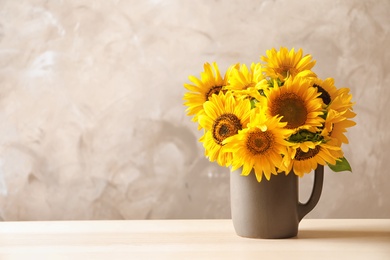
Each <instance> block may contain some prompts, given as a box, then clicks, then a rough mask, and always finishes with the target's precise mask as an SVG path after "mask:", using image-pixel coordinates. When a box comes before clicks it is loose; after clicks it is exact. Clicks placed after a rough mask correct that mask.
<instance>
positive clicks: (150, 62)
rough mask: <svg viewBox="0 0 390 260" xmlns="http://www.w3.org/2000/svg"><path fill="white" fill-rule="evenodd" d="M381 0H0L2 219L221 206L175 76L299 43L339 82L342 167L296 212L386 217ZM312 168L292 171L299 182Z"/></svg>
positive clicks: (389, 29) (220, 188)
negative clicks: (351, 122)
mask: <svg viewBox="0 0 390 260" xmlns="http://www.w3.org/2000/svg"><path fill="white" fill-rule="evenodd" d="M389 13H390V1H388V0H365V1H359V0H356V1H353V0H347V1H341V0H340V1H336V0H332V1H321V0H315V1H301V0H294V1H282V0H278V1H276V0H273V1H271V0H268V1H257V0H246V1H242V0H235V1H209V0H199V1H189V0H188V1H183V0H164V1H162V0H161V1H160V0H148V1H119V0H112V1H105V0H90V1H87V0H82V1H61V0H56V1H55V0H52V1H43V0H32V1H27V0H26V1H13V0H0V219H3V220H54V219H144V218H228V217H230V206H229V173H228V170H227V169H225V168H221V167H219V166H217V165H216V164H212V163H209V162H208V161H207V160H206V159H205V158H204V157H203V148H202V146H201V144H200V143H198V142H197V139H198V138H199V137H200V136H201V133H200V132H198V131H197V127H196V125H195V124H193V123H192V122H191V121H190V118H189V117H187V116H185V113H184V110H185V107H183V105H182V102H183V101H182V96H183V94H184V92H185V90H184V88H183V83H184V82H188V80H187V76H188V75H190V74H193V75H196V76H198V75H199V72H200V71H201V70H202V66H203V63H204V62H206V61H207V62H212V61H216V62H218V64H219V65H220V67H221V69H222V70H224V69H226V68H227V67H228V66H229V65H230V64H232V63H236V62H242V63H247V64H249V63H251V62H257V61H259V56H260V55H264V54H265V50H267V49H270V48H272V47H276V48H279V47H280V46H281V45H283V46H287V47H288V48H291V47H295V48H303V50H304V52H305V53H310V54H312V55H313V57H314V59H316V60H317V65H316V67H315V72H316V73H317V74H318V75H319V76H320V77H323V78H326V77H334V78H335V80H336V85H337V86H339V87H350V88H351V92H352V93H353V95H354V101H356V105H355V112H356V113H357V114H358V116H357V117H356V120H355V121H356V122H357V126H355V127H354V128H352V129H350V131H349V132H348V137H349V140H350V144H349V145H348V146H344V151H345V154H346V157H347V158H348V159H349V161H350V163H351V164H352V167H353V170H354V172H353V173H352V174H351V173H333V172H331V171H330V170H329V169H326V176H325V185H324V190H323V195H322V197H321V200H320V202H319V204H318V205H317V207H316V208H315V210H314V211H313V212H311V213H310V214H309V215H308V217H309V218H310V217H312V218H389V217H390V200H389V198H390V184H389V181H388V180H389V171H388V165H387V158H388V156H389V154H390V148H389V147H390V134H389V130H388V129H389V128H390V117H389V112H388V111H389V109H388V103H389V99H390V73H389V68H390V52H389V46H390V16H389ZM312 178H313V175H307V176H306V177H304V178H303V179H301V196H302V198H305V197H306V196H307V194H308V193H309V192H310V189H311V182H312Z"/></svg>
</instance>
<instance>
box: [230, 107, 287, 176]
mask: <svg viewBox="0 0 390 260" xmlns="http://www.w3.org/2000/svg"><path fill="white" fill-rule="evenodd" d="M256 110H258V108H257V109H256ZM258 111H259V110H258ZM258 111H257V113H256V112H252V113H251V120H250V123H249V124H248V127H247V128H245V129H243V130H241V131H239V132H238V134H237V135H234V136H231V137H229V138H227V139H225V141H224V142H223V143H224V144H225V146H226V149H227V150H228V151H231V152H232V153H233V161H232V170H233V171H234V170H237V169H238V168H240V167H242V175H244V176H247V175H248V174H249V173H250V172H251V171H252V169H253V170H254V173H255V175H256V179H257V181H258V182H260V181H261V180H262V178H263V175H264V176H265V178H266V179H267V180H270V178H271V174H274V175H276V174H277V169H278V167H279V166H280V165H281V163H282V159H283V155H285V154H286V152H287V148H286V147H287V145H288V142H287V141H285V138H286V137H287V135H288V131H287V130H286V129H284V128H283V127H284V126H285V125H286V123H281V122H280V118H278V117H272V118H266V116H265V114H263V113H259V112H258Z"/></svg>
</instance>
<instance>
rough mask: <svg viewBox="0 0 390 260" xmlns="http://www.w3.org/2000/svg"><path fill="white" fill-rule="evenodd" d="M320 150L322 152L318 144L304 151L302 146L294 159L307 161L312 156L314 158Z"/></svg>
mask: <svg viewBox="0 0 390 260" xmlns="http://www.w3.org/2000/svg"><path fill="white" fill-rule="evenodd" d="M319 152H320V147H319V146H318V145H317V146H316V147H315V148H314V149H311V148H309V150H308V151H307V152H304V151H302V150H301V149H300V148H298V149H297V152H296V154H295V158H294V159H295V160H297V161H305V160H308V159H310V158H313V157H314V156H316V155H317V154H318V153H319Z"/></svg>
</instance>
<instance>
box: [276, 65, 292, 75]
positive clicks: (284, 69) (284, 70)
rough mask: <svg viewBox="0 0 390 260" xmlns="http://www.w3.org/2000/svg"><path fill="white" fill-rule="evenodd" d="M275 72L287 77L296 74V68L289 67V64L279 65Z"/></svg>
mask: <svg viewBox="0 0 390 260" xmlns="http://www.w3.org/2000/svg"><path fill="white" fill-rule="evenodd" d="M276 71H277V73H279V74H280V75H282V76H283V77H284V78H287V77H289V76H290V75H293V76H294V75H296V74H297V72H296V69H295V68H294V67H291V66H289V65H281V66H280V67H279V68H277V69H276Z"/></svg>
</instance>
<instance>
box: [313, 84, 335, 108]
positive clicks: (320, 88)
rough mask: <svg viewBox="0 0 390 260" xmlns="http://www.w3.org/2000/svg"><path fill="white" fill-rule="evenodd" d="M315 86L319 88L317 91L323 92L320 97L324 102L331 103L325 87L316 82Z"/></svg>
mask: <svg viewBox="0 0 390 260" xmlns="http://www.w3.org/2000/svg"><path fill="white" fill-rule="evenodd" d="M313 87H315V88H317V91H318V92H319V93H321V95H320V98H321V99H322V101H323V102H324V104H325V105H329V104H330V101H332V99H331V97H330V95H329V93H328V92H327V91H326V90H325V89H324V88H322V87H321V86H318V85H317V84H314V85H313Z"/></svg>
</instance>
